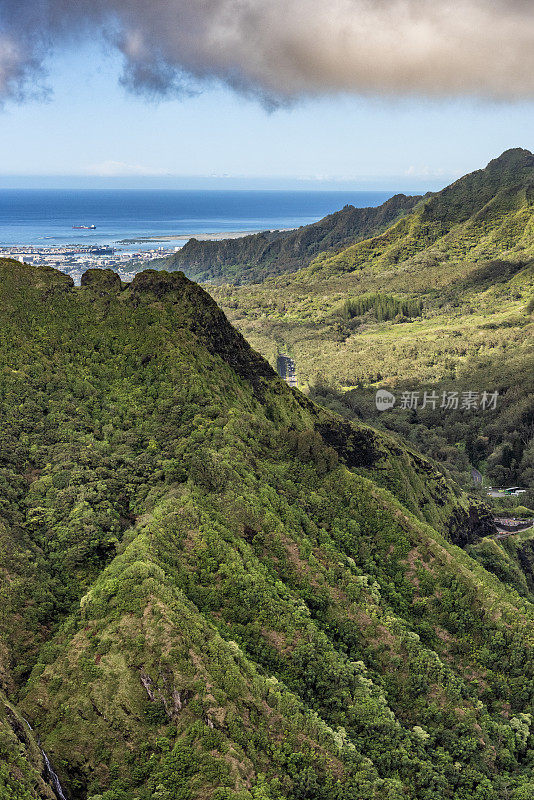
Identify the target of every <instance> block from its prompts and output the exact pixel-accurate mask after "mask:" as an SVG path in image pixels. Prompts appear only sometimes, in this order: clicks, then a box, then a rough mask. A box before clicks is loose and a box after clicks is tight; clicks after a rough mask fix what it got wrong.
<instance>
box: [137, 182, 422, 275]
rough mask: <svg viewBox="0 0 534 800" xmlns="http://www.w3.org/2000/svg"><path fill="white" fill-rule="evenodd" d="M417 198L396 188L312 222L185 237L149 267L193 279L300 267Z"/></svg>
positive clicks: (373, 230) (389, 219)
mask: <svg viewBox="0 0 534 800" xmlns="http://www.w3.org/2000/svg"><path fill="white" fill-rule="evenodd" d="M420 200H421V197H417V196H415V197H406V195H403V194H398V195H395V196H394V197H391V198H390V199H389V200H387V201H386V202H385V203H383V204H382V205H381V206H378V207H377V208H355V207H354V206H350V205H348V206H345V208H343V209H342V210H341V211H336V213H335V214H329V215H328V216H327V217H325V218H324V219H321V220H319V222H315V223H314V224H312V225H305V226H303V227H302V228H298V229H297V230H291V231H263V233H256V234H252V235H250V236H243V237H241V238H237V239H223V240H219V241H198V240H197V239H190V240H189V241H188V242H187V243H186V244H185V245H184V247H182V248H181V250H179V251H178V252H177V253H174V254H173V255H172V256H169V257H167V258H164V259H161V261H154V262H152V263H153V265H154V267H156V268H162V269H169V270H175V269H179V270H182V271H183V272H185V274H186V275H187V276H188V277H190V278H192V279H193V280H197V281H208V282H210V283H221V282H231V283H238V284H239V283H250V282H251V281H253V282H256V281H260V280H263V279H264V278H267V277H269V276H271V275H280V274H285V273H288V272H295V271H296V270H298V269H300V268H301V267H306V266H308V264H309V263H310V262H311V261H312V260H313V259H314V258H315V257H316V256H317V255H318V254H319V253H336V252H338V251H340V250H342V249H343V248H344V247H347V245H349V244H353V243H354V242H356V241H359V240H361V239H366V238H367V237H369V236H373V235H375V234H377V233H381V232H382V231H384V230H386V228H388V227H389V226H390V225H391V224H392V223H393V222H396V221H397V220H398V219H399V218H400V217H402V216H403V215H404V214H406V213H407V212H409V211H411V210H412V208H414V206H416V205H417V203H418V202H419V201H420Z"/></svg>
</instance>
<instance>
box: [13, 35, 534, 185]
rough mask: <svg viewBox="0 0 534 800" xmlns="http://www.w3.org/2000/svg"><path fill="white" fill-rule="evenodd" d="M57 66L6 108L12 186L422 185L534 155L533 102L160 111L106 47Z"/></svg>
mask: <svg viewBox="0 0 534 800" xmlns="http://www.w3.org/2000/svg"><path fill="white" fill-rule="evenodd" d="M47 71H48V79H47V82H48V84H49V86H50V88H51V92H50V94H49V96H48V97H47V98H46V99H34V100H30V101H27V102H25V103H23V104H16V103H14V102H13V101H6V102H5V104H4V108H3V110H2V111H0V153H1V161H0V185H1V186H22V185H36V186H51V185H68V186H95V187H97V186H102V185H117V186H123V185H124V186H140V187H144V186H154V187H157V186H165V187H170V186H174V185H176V186H178V187H196V186H206V187H221V188H231V187H233V186H238V187H247V188H254V187H272V188H278V187H283V188H286V187H289V188H293V187H296V188H300V187H302V188H307V187H310V188H313V187H314V186H318V187H319V186H321V187H325V186H332V188H362V189H365V188H377V189H378V188H384V189H390V188H393V189H403V190H409V189H414V190H421V189H422V188H429V189H434V188H438V187H440V186H443V185H445V184H447V183H449V182H450V181H451V180H453V179H454V178H455V177H457V176H459V175H462V174H464V173H466V172H469V171H471V170H473V169H477V168H478V167H481V166H483V165H484V164H485V163H486V162H487V161H488V160H489V159H491V158H493V157H494V156H496V155H498V154H499V153H501V152H502V151H503V150H505V149H507V148H509V147H516V146H521V147H526V148H529V149H533V148H534V103H532V102H530V103H529V102H522V103H512V102H502V103H491V102H486V101H477V100H473V99H462V100H443V99H441V100H424V99H408V100H407V99H404V100H393V99H379V100H378V99H373V98H365V97H358V96H340V95H338V96H329V97H325V98H323V99H313V100H304V101H301V102H299V103H297V104H295V105H293V106H290V107H284V108H280V109H278V110H275V111H267V110H266V109H265V108H264V107H262V106H261V104H260V103H259V102H258V101H257V100H255V99H244V98H243V97H242V96H239V95H236V94H234V93H233V92H232V91H231V90H230V89H227V88H225V87H222V86H216V85H214V86H212V88H208V89H206V90H205V91H203V92H202V93H201V94H199V95H196V96H193V97H185V98H183V99H165V100H161V101H159V102H158V103H152V102H150V101H147V100H146V99H145V98H143V97H140V96H135V95H131V94H129V93H128V92H127V91H126V90H125V89H124V88H123V87H121V86H120V84H119V76H120V72H121V62H120V57H119V56H118V55H117V54H115V53H112V52H106V51H105V50H104V49H103V48H102V47H100V46H96V45H95V46H94V47H91V46H90V45H87V46H85V47H82V48H80V49H78V50H77V51H76V52H73V51H68V50H67V51H63V52H62V53H61V55H59V56H56V57H55V58H52V59H50V60H49V61H48V62H47ZM24 176H26V177H24ZM28 176H36V177H35V178H31V177H28ZM49 176H62V177H58V178H55V179H52V178H51V177H49ZM73 176H75V177H73Z"/></svg>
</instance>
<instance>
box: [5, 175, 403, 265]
mask: <svg viewBox="0 0 534 800" xmlns="http://www.w3.org/2000/svg"><path fill="white" fill-rule="evenodd" d="M392 195H393V192H376V191H375V192H358V191H352V192H351V191H250V190H246V191H245V190H243V191H218V190H215V191H205V190H194V191H186V190H161V191H160V190H155V189H154V190H129V189H118V190H102V191H101V190H84V191H75V190H71V191H66V190H62V189H54V190H48V189H46V190H45V189H43V190H35V189H2V190H0V246H1V247H12V246H18V245H32V246H35V247H58V246H62V245H68V244H83V245H96V244H108V245H117V243H120V242H122V241H123V240H136V239H142V238H146V237H151V241H150V242H139V243H136V244H135V248H136V250H142V249H146V250H148V249H152V248H154V247H158V246H159V245H160V244H161V245H164V246H166V247H169V246H172V245H173V244H175V245H180V244H183V242H184V237H190V236H197V235H200V234H211V233H228V234H230V233H237V232H243V231H257V230H267V229H282V228H297V227H299V226H301V225H307V224H309V223H311V222H315V221H316V220H318V219H320V218H321V217H324V216H325V215H326V214H330V213H332V212H334V211H338V210H339V209H341V208H342V207H343V206H344V205H346V204H347V203H351V204H352V205H355V206H359V207H365V206H377V205H380V204H381V203H383V202H384V201H385V200H387V199H388V198H389V197H391V196H392ZM73 225H95V226H96V230H73ZM158 237H161V239H159V238H158ZM173 237H176V239H175V240H174V239H173ZM120 246H121V245H119V247H120ZM122 246H123V247H127V246H128V245H126V244H123V245H122ZM129 246H131V245H129Z"/></svg>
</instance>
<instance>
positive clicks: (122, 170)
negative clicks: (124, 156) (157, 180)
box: [83, 160, 168, 178]
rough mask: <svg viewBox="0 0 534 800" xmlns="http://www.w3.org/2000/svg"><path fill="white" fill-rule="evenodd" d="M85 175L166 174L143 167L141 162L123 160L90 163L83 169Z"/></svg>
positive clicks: (159, 170) (111, 176)
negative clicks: (134, 162)
mask: <svg viewBox="0 0 534 800" xmlns="http://www.w3.org/2000/svg"><path fill="white" fill-rule="evenodd" d="M83 174H85V175H98V176H99V177H102V178H114V177H120V176H126V175H148V176H155V175H167V174H168V172H167V171H166V170H163V169H153V168H151V167H144V166H142V165H141V164H126V163H125V162H124V161H111V160H110V161H102V162H101V163H100V164H91V165H90V166H88V167H86V168H85V169H84V170H83Z"/></svg>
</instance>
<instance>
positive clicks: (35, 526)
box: [0, 262, 532, 800]
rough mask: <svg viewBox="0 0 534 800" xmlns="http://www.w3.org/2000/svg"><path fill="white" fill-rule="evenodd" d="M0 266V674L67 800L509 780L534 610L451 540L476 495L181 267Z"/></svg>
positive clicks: (440, 794) (470, 532)
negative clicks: (324, 394)
mask: <svg viewBox="0 0 534 800" xmlns="http://www.w3.org/2000/svg"><path fill="white" fill-rule="evenodd" d="M0 271H1V273H0V277H1V280H0V296H1V298H2V303H1V304H0V326H1V327H0V330H1V333H2V347H1V348H0V358H1V361H0V391H1V397H2V404H1V407H0V408H1V413H2V432H3V433H2V435H3V436H6V437H8V438H7V441H11V442H15V441H16V442H17V443H18V444H17V447H16V448H12V447H10V448H7V450H8V452H9V455H10V461H9V463H8V464H5V463H4V462H3V463H2V466H3V467H5V469H6V472H5V473H4V475H3V487H4V495H3V496H4V505H5V507H4V509H3V514H4V518H5V520H6V531H7V533H6V537H7V538H6V541H8V542H9V543H10V547H11V551H9V552H7V551H6V550H5V548H3V549H2V551H0V558H1V559H2V564H3V568H4V569H5V570H6V573H7V572H9V573H10V574H17V570H18V571H19V572H20V570H21V569H22V567H17V558H16V557H15V556H14V554H16V553H17V552H18V553H19V554H20V555H21V556H22V554H23V553H24V552H25V551H28V549H30V552H31V553H32V555H31V559H30V560H32V561H33V559H34V558H36V556H35V555H34V554H35V553H38V554H39V556H38V557H39V559H41V560H40V562H39V569H38V570H36V571H35V574H34V575H33V576H32V575H29V576H28V577H27V578H26V583H27V592H28V593H27V595H20V589H19V588H18V585H17V582H16V581H13V580H11V579H8V580H6V581H5V582H4V584H3V587H2V591H3V601H4V602H3V603H2V612H3V617H2V622H3V630H2V634H1V636H2V641H3V642H4V643H5V644H6V645H7V646H5V647H4V650H3V653H4V659H5V664H4V670H3V675H5V676H6V677H5V678H4V684H5V689H6V690H7V692H8V694H9V698H10V702H16V706H17V708H19V709H21V711H22V713H23V714H24V716H25V717H26V718H27V719H28V720H29V721H30V722H31V724H32V725H33V727H34V728H35V729H36V731H37V732H38V734H39V736H40V737H41V740H42V742H43V746H44V748H45V750H46V752H47V753H49V754H50V757H51V760H52V763H53V764H54V767H55V769H56V771H57V772H58V774H59V776H60V778H61V781H62V784H63V786H64V789H65V792H66V794H67V796H68V797H69V798H70V800H78V798H80V800H86V799H87V798H91V797H92V798H96V797H100V796H101V797H103V798H104V800H132V799H133V800H137V799H138V800H154V798H157V800H177V798H183V800H185V799H186V798H204V797H210V798H212V797H213V798H217V800H300V799H301V798H320V800H330V799H331V800H345V798H346V800H349V798H354V797H358V798H362V799H365V798H369V799H371V798H372V799H373V800H375V799H376V800H379V798H380V800H382V798H389V800H401V798H403V799H404V798H406V797H408V798H414V799H415V798H417V800H421V799H422V800H435V799H436V798H451V799H452V798H454V800H457V799H459V800H463V798H465V800H468V799H470V798H472V797H476V798H483V797H486V798H489V799H490V800H497V798H499V797H500V796H502V792H503V791H507V792H509V793H511V796H512V797H513V798H514V800H520V798H521V797H522V796H523V795H524V793H525V792H528V790H529V788H528V787H529V785H530V784H529V781H531V776H530V772H529V760H528V759H529V745H530V743H531V739H529V726H530V723H531V717H530V716H529V714H530V712H531V704H532V697H531V690H532V683H531V674H530V673H531V667H532V664H531V659H530V652H531V647H532V641H531V631H532V627H531V614H532V606H531V604H530V603H529V602H528V601H527V600H526V599H524V598H523V599H522V598H520V597H519V595H517V594H516V593H514V592H513V591H510V590H508V589H507V588H505V586H504V585H503V584H501V583H500V582H499V580H498V579H497V578H496V577H495V576H494V575H492V574H490V573H488V572H486V571H485V570H484V569H483V568H482V567H481V566H480V565H479V564H478V563H477V562H476V561H475V560H473V559H471V558H470V557H469V556H468V555H467V553H466V552H465V551H464V550H462V549H460V548H458V547H457V546H455V545H454V544H453V543H452V542H451V541H450V538H451V536H452V537H453V538H454V539H455V541H459V542H462V543H463V542H464V541H471V542H473V541H475V540H476V539H477V537H478V536H479V535H480V534H483V533H486V532H488V531H489V530H490V528H489V527H488V525H487V521H486V520H485V518H484V514H483V511H482V509H477V508H476V507H472V506H470V504H469V501H468V500H467V498H466V497H465V496H464V495H462V493H461V492H460V491H459V490H458V489H457V488H456V487H454V485H452V484H450V483H448V482H447V481H446V480H445V479H444V478H443V476H442V475H441V474H440V473H439V472H437V471H436V470H435V469H434V467H433V466H432V464H431V463H430V462H428V461H427V460H425V459H423V458H422V457H420V456H418V455H417V454H416V453H415V452H413V451H411V450H410V449H409V448H408V449H405V448H403V446H402V445H401V444H400V443H399V442H398V441H396V440H393V439H391V438H390V437H388V436H386V435H382V434H379V433H377V432H374V431H373V430H372V429H370V428H367V427H366V426H363V425H351V424H350V423H348V422H344V421H343V420H341V419H340V418H338V417H336V416H335V415H333V414H332V413H330V412H328V411H326V410H324V409H320V408H318V407H316V406H314V405H313V404H312V403H310V402H309V401H308V400H307V399H306V398H305V397H303V396H302V395H301V394H300V393H298V392H294V391H292V390H290V389H289V388H288V387H287V386H286V385H285V384H284V383H283V382H281V381H280V380H279V379H278V378H277V376H276V375H275V374H274V372H273V371H272V370H271V368H270V367H269V365H268V364H267V363H266V362H265V361H264V360H263V359H262V358H261V357H260V356H258V355H257V354H256V353H254V351H252V350H251V349H250V347H249V346H248V345H247V343H246V342H245V340H244V339H243V337H242V336H241V335H240V334H238V333H237V332H236V331H235V330H234V329H233V328H232V327H231V325H230V324H229V323H228V322H227V320H226V318H225V317H224V315H223V314H222V312H221V311H220V310H219V309H218V307H217V306H216V305H215V303H214V302H213V300H211V299H210V298H209V297H208V296H207V295H206V294H205V293H204V292H203V291H202V290H201V289H200V288H199V287H198V286H195V285H194V284H192V283H191V282H190V281H188V280H187V279H186V278H185V277H184V276H183V275H182V274H180V273H173V274H167V273H158V272H148V273H142V274H140V275H139V276H138V277H136V279H135V280H134V281H133V282H132V284H130V285H128V286H123V285H121V284H120V282H119V281H118V280H117V279H116V277H115V276H114V275H113V274H112V273H111V272H103V273H102V272H98V271H91V272H90V273H88V274H87V275H86V277H85V279H84V281H83V286H82V288H80V289H75V288H74V287H73V286H72V283H71V282H70V281H69V280H68V279H67V278H65V276H62V275H61V274H60V273H56V272H54V271H52V270H44V269H37V268H31V267H27V266H23V265H20V264H18V263H16V262H2V263H1V264H0ZM14 476H15V477H14ZM18 476H22V477H24V476H26V482H25V484H22V483H21V487H22V488H21V492H20V493H19V494H13V493H12V494H11V495H10V494H9V493H8V492H7V487H9V486H10V485H11V483H13V482H15V483H16V480H18ZM15 512H17V514H18V515H19V516H18V517H17V516H16V513H15ZM429 523H431V524H429ZM17 525H18V527H19V528H20V530H21V531H23V533H24V537H21V536H18V534H17V533H16V530H17ZM16 598H19V607H18V609H17V612H16V613H15V612H14V611H13V608H14V607H15V600H16ZM52 598H53V602H51V599H52ZM32 625H34V626H35V631H36V638H35V640H29V641H28V642H27V643H26V645H24V644H23V645H22V646H21V648H20V652H19V655H18V657H17V664H16V665H14V664H13V663H12V659H11V657H10V648H11V645H10V642H11V641H12V640H13V639H14V638H15V636H16V632H17V631H18V630H19V629H20V630H22V629H23V628H24V630H26V626H29V630H30V631H31V629H32ZM9 637H11V639H10V638H9ZM36 643H37V644H36ZM28 673H30V674H29V676H28ZM18 713H20V712H17V714H18ZM5 752H6V753H7V755H6V756H5V763H6V769H7V770H9V771H10V773H11V775H13V774H15V772H16V769H18V766H17V764H16V763H15V760H14V759H15V756H16V754H15V752H14V751H13V750H9V749H6V751H5ZM17 757H18V756H17ZM28 785H29V784H28ZM29 791H30V795H29V796H30V797H38V796H39V794H38V790H36V789H31V790H29ZM31 792H33V794H32V793H31ZM514 793H515V796H514ZM520 793H523V795H522V794H520ZM41 796H42V795H41ZM23 800H27V798H26V797H24V796H23Z"/></svg>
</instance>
